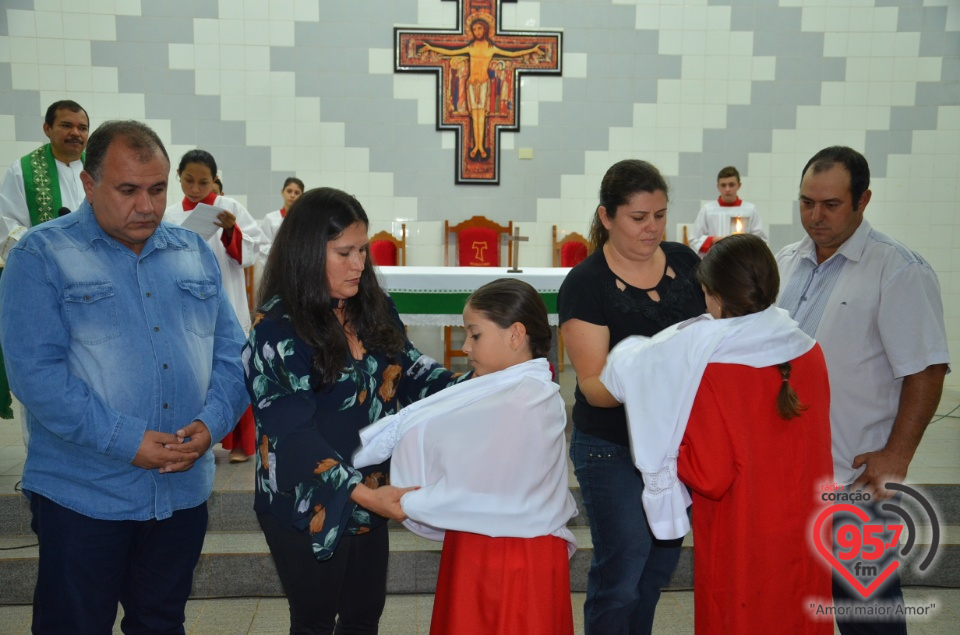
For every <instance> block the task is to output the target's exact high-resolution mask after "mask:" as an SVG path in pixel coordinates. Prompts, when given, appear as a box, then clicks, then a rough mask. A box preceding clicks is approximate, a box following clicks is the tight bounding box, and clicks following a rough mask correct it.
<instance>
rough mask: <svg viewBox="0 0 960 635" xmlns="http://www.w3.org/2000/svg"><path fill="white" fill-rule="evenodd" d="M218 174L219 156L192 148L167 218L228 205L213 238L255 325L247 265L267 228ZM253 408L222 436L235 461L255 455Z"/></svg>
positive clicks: (241, 307) (179, 219)
mask: <svg viewBox="0 0 960 635" xmlns="http://www.w3.org/2000/svg"><path fill="white" fill-rule="evenodd" d="M216 176H217V162H216V160H215V159H214V158H213V155H211V154H210V153H209V152H207V151H206V150H190V151H189V152H187V153H186V154H184V155H183V157H182V158H181V159H180V165H179V166H178V167H177V177H178V178H179V179H180V187H181V189H182V190H183V200H182V201H180V202H179V203H176V204H174V205H171V206H170V207H168V208H167V209H166V211H165V212H164V214H163V220H165V221H167V222H169V223H175V224H177V225H181V224H183V222H184V221H185V220H186V219H187V217H188V216H189V215H190V214H191V213H192V212H193V210H194V209H196V207H197V205H199V204H200V203H205V204H207V205H211V206H213V207H217V208H220V209H222V210H223V211H222V212H220V214H219V215H218V216H217V221H216V222H215V223H214V224H215V225H217V226H218V227H219V228H220V229H218V230H217V231H216V233H215V234H213V236H211V237H210V238H209V239H208V240H207V244H208V245H210V248H211V249H213V253H214V255H215V256H216V257H217V262H218V263H219V264H220V271H221V274H222V276H223V289H224V291H225V292H226V294H227V299H228V300H230V305H231V306H232V307H233V310H234V311H235V312H236V314H237V320H238V321H239V322H240V327H241V328H242V329H243V332H244V333H247V332H248V331H249V330H250V305H249V303H248V301H247V285H246V279H245V277H244V272H243V269H244V267H250V266H252V265H253V264H254V263H256V261H257V257H258V256H259V254H260V241H261V240H262V239H263V231H261V229H260V225H258V224H257V221H255V220H254V219H253V217H252V216H251V215H250V212H248V211H247V208H245V207H244V206H243V205H241V204H240V203H238V202H237V201H235V200H233V199H232V198H230V197H227V196H218V195H217V192H216V190H215V189H214V188H213V185H214V179H215V178H216ZM254 426H255V424H254V420H253V412H252V411H251V410H250V408H247V410H246V411H245V412H244V414H243V416H242V417H240V421H239V422H237V426H236V427H235V428H234V429H233V431H232V432H231V433H230V434H228V435H227V436H226V437H224V439H223V440H222V441H221V444H222V446H223V449H224V450H229V451H230V462H231V463H242V462H244V461H247V460H249V458H250V457H251V456H253V453H254V452H255V451H256V439H255V438H254V437H255V436H256V434H255V431H254Z"/></svg>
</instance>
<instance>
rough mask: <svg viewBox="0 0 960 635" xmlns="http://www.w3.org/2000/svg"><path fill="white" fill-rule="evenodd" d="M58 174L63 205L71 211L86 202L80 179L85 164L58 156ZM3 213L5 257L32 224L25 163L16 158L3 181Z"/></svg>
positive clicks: (0, 240) (0, 253) (0, 246)
mask: <svg viewBox="0 0 960 635" xmlns="http://www.w3.org/2000/svg"><path fill="white" fill-rule="evenodd" d="M56 163H57V176H58V177H59V180H60V205H61V207H66V208H67V209H69V210H70V211H73V210H76V209H79V208H80V206H81V205H83V199H84V198H86V193H85V192H84V191H83V183H82V182H81V181H80V172H82V171H83V164H82V163H81V162H80V161H73V162H72V163H69V164H67V163H64V162H63V161H60V160H56ZM0 215H2V218H3V223H4V225H5V227H0V234H2V235H0V258H3V259H4V260H6V258H7V254H9V253H10V250H11V249H13V247H14V245H16V244H17V241H18V240H20V238H22V237H23V235H24V234H25V233H27V230H28V229H30V227H31V226H32V224H33V223H32V221H31V220H30V209H29V208H28V207H27V194H26V188H25V187H24V185H23V166H22V165H21V164H20V159H17V160H16V161H15V162H14V163H13V165H11V166H10V169H9V170H7V175H6V176H5V177H4V178H3V183H2V184H0Z"/></svg>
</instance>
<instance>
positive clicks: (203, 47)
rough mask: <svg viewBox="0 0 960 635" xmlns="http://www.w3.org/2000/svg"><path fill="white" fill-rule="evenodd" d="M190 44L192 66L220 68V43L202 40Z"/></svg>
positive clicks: (208, 68) (210, 68)
mask: <svg viewBox="0 0 960 635" xmlns="http://www.w3.org/2000/svg"><path fill="white" fill-rule="evenodd" d="M192 46H193V63H194V68H198V69H201V68H202V69H205V70H220V44H218V43H216V42H212V43H210V42H204V43H198V44H194V45H192Z"/></svg>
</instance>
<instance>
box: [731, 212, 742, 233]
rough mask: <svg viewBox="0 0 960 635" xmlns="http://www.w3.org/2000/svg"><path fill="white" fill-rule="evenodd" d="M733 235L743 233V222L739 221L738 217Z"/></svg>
mask: <svg viewBox="0 0 960 635" xmlns="http://www.w3.org/2000/svg"><path fill="white" fill-rule="evenodd" d="M733 233H734V234H742V233H743V221H742V220H740V217H739V216H737V222H736V224H735V225H734V229H733Z"/></svg>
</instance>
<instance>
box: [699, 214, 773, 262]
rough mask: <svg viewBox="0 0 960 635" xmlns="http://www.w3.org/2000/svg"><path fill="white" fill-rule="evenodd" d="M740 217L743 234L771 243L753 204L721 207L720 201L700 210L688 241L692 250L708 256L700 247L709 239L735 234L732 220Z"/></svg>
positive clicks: (701, 255) (702, 255)
mask: <svg viewBox="0 0 960 635" xmlns="http://www.w3.org/2000/svg"><path fill="white" fill-rule="evenodd" d="M738 216H739V217H740V218H741V219H742V222H743V225H744V226H743V233H745V234H753V235H754V236H759V237H760V238H762V239H763V241H764V242H770V241H769V239H768V238H767V232H765V231H763V221H762V220H760V214H759V213H758V212H757V208H756V207H755V206H754V205H753V203H748V202H746V201H742V202H741V203H740V205H737V206H732V207H730V206H726V205H720V203H719V202H718V201H710V202H709V203H707V204H706V205H704V206H703V207H702V208H701V209H700V213H699V214H698V215H697V220H696V222H694V224H693V227H691V228H690V235H689V236H688V237H687V239H688V240H689V242H690V249H692V250H694V251H695V252H697V254H699V256H700V257H701V258H703V257H704V256H705V255H706V254H705V252H702V251H700V247H702V246H703V243H705V242H706V241H707V238H710V237H711V236H713V237H714V238H723V237H725V236H729V235H730V234H732V233H733V228H732V227H731V222H732V219H734V218H736V217H738Z"/></svg>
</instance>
